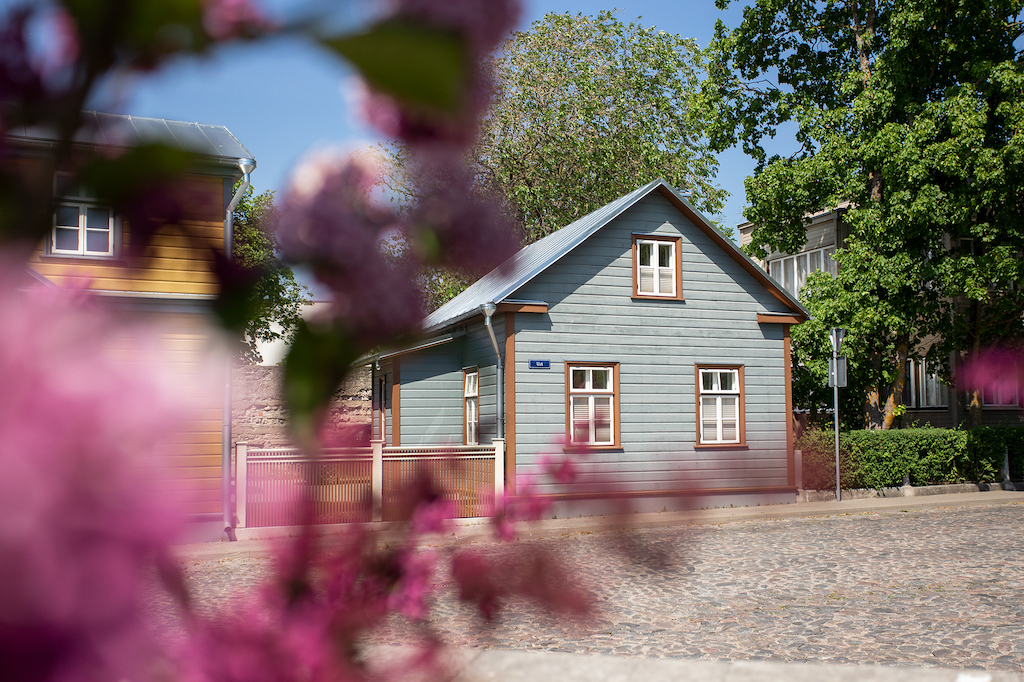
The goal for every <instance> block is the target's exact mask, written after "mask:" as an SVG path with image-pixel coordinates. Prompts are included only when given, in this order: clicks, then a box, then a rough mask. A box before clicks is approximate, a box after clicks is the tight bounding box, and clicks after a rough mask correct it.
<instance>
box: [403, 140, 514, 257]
mask: <svg viewBox="0 0 1024 682" xmlns="http://www.w3.org/2000/svg"><path fill="white" fill-rule="evenodd" d="M415 163H416V164H417V174H418V176H419V177H421V178H424V179H425V180H423V182H422V186H421V187H420V188H419V190H420V197H419V202H418V203H417V204H416V206H415V207H414V208H413V210H412V213H411V216H410V222H411V223H412V228H411V232H412V238H413V243H414V245H418V247H419V248H418V249H417V248H416V246H414V250H418V251H419V253H420V254H421V257H422V258H423V259H424V260H425V261H426V262H427V263H433V262H442V263H444V264H446V265H450V266H453V267H455V268H457V269H459V270H461V271H463V272H466V273H468V274H471V275H482V274H484V273H486V272H488V271H490V270H492V269H493V268H495V267H496V266H498V265H499V264H501V263H503V262H505V261H506V260H507V259H508V258H509V257H510V256H511V255H512V254H514V253H515V252H516V251H517V250H519V248H520V246H522V234H521V231H520V230H519V228H518V226H517V224H516V223H515V222H514V221H513V220H512V219H511V218H510V217H509V215H508V212H507V211H506V210H505V208H504V207H503V206H502V204H501V203H500V201H499V200H498V199H497V198H495V197H487V196H480V195H479V193H477V192H476V191H475V189H476V188H475V182H474V179H473V177H472V175H471V173H470V172H469V169H468V168H467V167H466V165H465V163H464V162H463V160H462V157H461V155H460V154H458V153H456V152H454V151H453V150H451V149H447V148H442V147H439V146H434V147H429V148H426V149H422V150H419V151H418V152H417V154H416V155H415Z"/></svg>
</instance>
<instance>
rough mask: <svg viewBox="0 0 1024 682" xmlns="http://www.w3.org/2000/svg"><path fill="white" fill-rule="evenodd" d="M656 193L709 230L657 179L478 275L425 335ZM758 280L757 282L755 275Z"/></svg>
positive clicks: (473, 310) (739, 255)
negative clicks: (668, 196) (665, 195)
mask: <svg viewBox="0 0 1024 682" xmlns="http://www.w3.org/2000/svg"><path fill="white" fill-rule="evenodd" d="M656 190H658V191H660V192H661V193H663V194H665V193H666V192H667V193H668V194H669V195H671V197H672V198H673V199H674V200H676V201H677V202H679V203H681V204H682V205H683V206H685V207H686V208H687V209H688V210H689V212H690V213H692V214H693V217H695V218H696V219H697V220H698V221H701V222H703V223H704V224H703V226H701V227H703V228H704V230H705V231H707V230H711V231H714V227H712V225H711V221H709V220H708V219H707V218H706V217H705V216H704V215H703V214H701V213H700V211H698V210H697V209H695V208H694V207H693V206H691V205H690V203H689V202H688V201H686V199H685V198H683V197H682V196H680V195H679V193H678V192H676V191H675V190H674V189H672V187H671V186H670V185H669V184H668V183H667V182H665V180H664V179H662V178H658V179H657V180H654V181H653V182H650V183H648V184H646V185H644V186H643V187H640V188H639V189H636V190H633V191H632V192H630V193H629V194H626V195H625V196H622V197H620V198H618V199H616V200H615V201H612V202H611V203H608V204H605V205H604V206H602V207H601V208H599V209H597V210H595V211H593V212H591V213H588V214H587V215H585V216H583V217H582V218H580V219H579V220H577V221H575V222H572V223H569V224H568V225H566V226H565V227H563V228H562V229H560V230H558V231H556V232H553V233H551V234H549V235H548V236H546V237H544V238H543V239H540V240H538V241H536V242H534V243H532V244H530V245H528V246H525V247H523V248H522V249H520V250H519V251H518V252H516V253H515V254H514V255H513V256H512V257H511V258H509V259H508V260H507V261H505V262H504V263H502V264H501V265H499V266H498V267H497V268H495V269H494V270H491V271H490V272H489V273H487V274H486V275H484V276H483V277H481V278H480V279H479V280H477V281H476V282H475V283H474V284H472V285H471V286H470V287H469V288H467V289H466V290H465V291H463V292H462V293H461V294H459V295H458V296H456V297H455V298H453V299H452V300H450V301H448V302H447V303H445V304H444V305H443V306H441V307H440V308H438V309H437V310H435V311H434V312H433V313H431V314H430V315H428V316H427V317H426V319H424V320H423V330H424V332H427V333H430V332H432V331H436V330H438V329H442V328H444V327H446V326H448V325H450V324H454V323H456V322H459V321H461V320H464V319H466V318H468V317H471V316H473V315H476V314H478V313H479V312H480V307H481V306H482V305H484V304H485V303H501V302H502V301H504V300H505V299H506V298H507V297H508V296H510V295H512V294H513V293H515V292H516V291H517V290H518V289H519V288H520V287H522V286H523V285H525V284H526V283H527V282H529V281H530V280H531V279H533V278H534V277H536V276H537V275H539V274H540V273H542V272H543V271H544V270H546V269H547V268H548V267H549V266H551V265H552V264H553V263H555V262H556V261H557V260H558V259H559V258H561V257H562V256H564V255H565V254H567V253H569V252H570V251H572V250H573V249H574V248H576V247H577V246H579V245H580V244H582V243H583V242H584V241H585V240H586V239H587V238H588V237H590V236H591V235H592V234H594V233H595V232H597V231H598V230H599V229H601V228H602V227H604V226H605V225H607V224H608V223H610V222H611V221H612V220H614V219H615V218H617V217H618V216H619V215H621V214H622V213H623V212H624V211H625V210H626V209H628V208H630V207H631V206H633V205H634V204H636V203H637V202H638V201H640V200H641V199H643V198H644V197H646V196H647V195H648V194H650V193H651V192H653V191H656ZM716 234H717V233H716ZM721 242H722V243H721V245H722V247H723V248H724V249H725V250H726V251H727V252H728V253H729V255H730V256H732V257H733V258H734V259H737V260H739V261H741V265H742V264H744V263H746V265H747V266H749V267H753V268H755V269H756V270H757V272H758V273H759V275H760V274H763V275H764V279H765V280H767V281H763V282H762V284H765V285H766V286H767V287H768V288H769V290H772V289H775V291H772V293H774V294H776V297H777V298H778V297H779V295H780V294H781V296H782V298H783V299H785V300H784V301H783V302H784V303H787V304H788V305H789V306H790V307H791V308H792V309H793V310H794V311H796V312H799V313H800V314H802V315H804V316H807V317H809V316H810V315H809V313H808V312H807V310H806V309H805V308H804V307H803V306H802V305H800V303H799V301H797V300H796V299H795V298H793V297H792V296H791V295H790V294H789V293H788V292H787V291H786V290H785V289H783V288H782V286H781V285H779V283H778V282H776V281H775V280H773V279H771V278H770V277H769V276H768V275H767V273H765V272H764V271H763V270H761V268H760V267H759V266H758V265H757V264H756V263H754V261H752V260H751V259H750V258H748V257H747V255H746V254H744V253H743V252H742V251H740V250H739V249H738V248H737V247H736V246H735V245H734V244H733V243H732V242H730V241H729V240H727V239H724V238H721ZM748 269H749V268H748ZM758 278H759V279H760V277H758Z"/></svg>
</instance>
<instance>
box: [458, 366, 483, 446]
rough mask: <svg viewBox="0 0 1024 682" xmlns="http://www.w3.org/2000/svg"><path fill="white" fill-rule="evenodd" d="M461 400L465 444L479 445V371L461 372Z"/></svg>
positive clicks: (468, 370)
mask: <svg viewBox="0 0 1024 682" xmlns="http://www.w3.org/2000/svg"><path fill="white" fill-rule="evenodd" d="M462 399H463V404H464V410H463V412H464V415H465V423H466V428H465V431H464V433H463V435H464V436H465V443H466V445H480V370H478V369H467V370H463V372H462Z"/></svg>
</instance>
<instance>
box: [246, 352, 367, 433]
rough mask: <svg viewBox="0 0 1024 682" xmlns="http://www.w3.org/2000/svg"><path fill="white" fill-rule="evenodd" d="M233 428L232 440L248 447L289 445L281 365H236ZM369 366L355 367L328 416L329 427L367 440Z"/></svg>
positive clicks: (336, 395) (336, 396) (337, 395)
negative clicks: (282, 394) (282, 395)
mask: <svg viewBox="0 0 1024 682" xmlns="http://www.w3.org/2000/svg"><path fill="white" fill-rule="evenodd" d="M231 397H232V402H233V406H234V409H233V414H232V419H233V422H232V431H231V437H232V440H233V441H234V443H239V442H247V443H249V445H250V446H259V445H264V446H281V445H290V444H291V443H290V442H289V436H288V415H287V413H286V411H285V407H284V401H283V400H282V397H281V368H280V367H278V366H269V367H267V366H246V367H237V368H236V369H235V371H234V376H233V382H232V394H231ZM371 397H372V396H371V388H370V368H369V366H366V367H358V368H356V370H355V371H354V372H353V373H352V374H351V375H350V376H349V378H348V379H347V380H346V381H345V383H344V384H343V385H342V387H341V389H340V390H339V391H338V392H337V394H335V399H334V402H333V403H332V405H331V412H330V414H329V416H328V425H329V429H331V430H334V431H338V432H343V433H345V434H354V437H355V438H358V439H360V440H368V439H369V435H368V434H367V433H364V431H368V429H369V427H370V419H371Z"/></svg>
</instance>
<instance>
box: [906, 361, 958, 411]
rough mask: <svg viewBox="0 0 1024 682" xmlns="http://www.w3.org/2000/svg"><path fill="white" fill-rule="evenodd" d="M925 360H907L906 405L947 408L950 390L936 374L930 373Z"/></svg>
mask: <svg viewBox="0 0 1024 682" xmlns="http://www.w3.org/2000/svg"><path fill="white" fill-rule="evenodd" d="M928 370H929V367H928V363H927V362H926V361H925V360H907V380H908V381H907V390H906V396H907V397H906V398H905V399H904V403H905V404H906V406H907V407H912V408H915V409H917V408H926V407H947V406H948V405H949V389H948V388H947V386H946V385H945V384H944V383H942V381H941V380H940V379H939V375H938V374H937V373H936V372H929V371H928Z"/></svg>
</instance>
